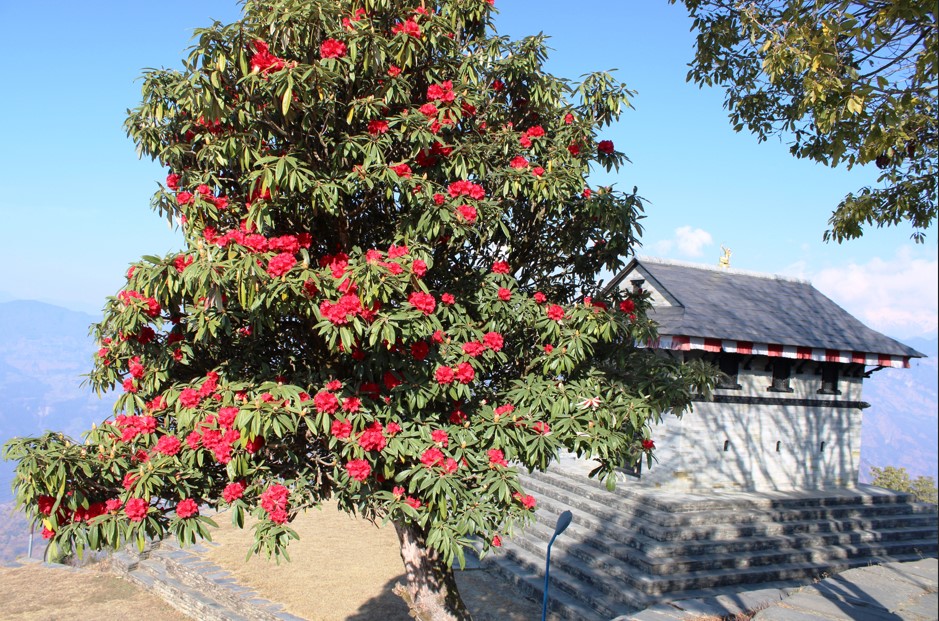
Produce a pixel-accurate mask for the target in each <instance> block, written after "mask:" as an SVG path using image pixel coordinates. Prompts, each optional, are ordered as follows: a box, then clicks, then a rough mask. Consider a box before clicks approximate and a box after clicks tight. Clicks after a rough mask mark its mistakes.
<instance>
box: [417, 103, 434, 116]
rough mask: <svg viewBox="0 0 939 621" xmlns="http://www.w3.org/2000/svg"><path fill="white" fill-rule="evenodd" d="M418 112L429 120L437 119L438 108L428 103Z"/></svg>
mask: <svg viewBox="0 0 939 621" xmlns="http://www.w3.org/2000/svg"><path fill="white" fill-rule="evenodd" d="M417 111H418V112H420V113H421V114H423V115H424V116H426V117H427V118H429V119H430V118H435V117H436V116H437V106H435V105H434V104H432V103H426V104H424V105H423V106H421V107H420V108H418V109H417Z"/></svg>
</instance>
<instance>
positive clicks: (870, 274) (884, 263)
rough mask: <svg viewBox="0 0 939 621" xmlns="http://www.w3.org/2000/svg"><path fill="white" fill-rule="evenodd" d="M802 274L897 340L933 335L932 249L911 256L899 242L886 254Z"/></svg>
mask: <svg viewBox="0 0 939 621" xmlns="http://www.w3.org/2000/svg"><path fill="white" fill-rule="evenodd" d="M792 267H796V266H790V268H792ZM800 267H804V266H800ZM790 271H799V270H798V268H796V269H790ZM808 276H809V279H810V280H811V281H812V284H814V285H815V287H816V288H818V290H819V291H821V292H822V293H824V294H825V295H827V296H828V297H830V298H831V299H833V300H834V301H835V302H837V303H838V304H840V305H841V306H842V307H843V308H844V309H845V310H847V311H848V312H850V313H851V314H852V315H854V316H855V317H857V318H858V319H860V320H861V321H863V322H864V323H865V324H867V325H869V326H870V327H872V328H874V329H875V330H878V331H880V332H883V333H885V334H889V335H891V336H897V337H900V338H906V337H911V336H922V335H928V334H932V335H935V333H936V330H937V324H939V257H937V253H936V251H935V250H934V251H933V252H932V256H925V257H924V256H914V253H913V251H912V249H911V248H910V247H908V246H904V247H901V248H900V249H899V250H898V251H897V253H896V255H895V256H894V257H892V258H887V259H884V258H881V257H873V258H871V259H870V260H869V261H867V262H866V263H862V264H858V263H851V264H849V265H846V266H843V267H829V268H825V269H822V270H821V271H818V272H815V273H814V274H811V273H810V274H808Z"/></svg>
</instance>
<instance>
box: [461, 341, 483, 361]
mask: <svg viewBox="0 0 939 621" xmlns="http://www.w3.org/2000/svg"><path fill="white" fill-rule="evenodd" d="M484 351H486V346H485V345H483V344H482V343H480V342H479V341H470V342H469V343H464V344H463V353H464V354H466V355H467V356H470V357H472V358H475V357H476V356H478V355H479V354H481V353H483V352H484Z"/></svg>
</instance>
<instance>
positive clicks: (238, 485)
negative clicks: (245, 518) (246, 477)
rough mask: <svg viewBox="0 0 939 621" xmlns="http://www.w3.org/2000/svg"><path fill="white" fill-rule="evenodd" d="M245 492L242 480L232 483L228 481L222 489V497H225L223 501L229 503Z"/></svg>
mask: <svg viewBox="0 0 939 621" xmlns="http://www.w3.org/2000/svg"><path fill="white" fill-rule="evenodd" d="M244 493H245V484H244V482H243V481H236V482H234V483H229V484H228V485H226V486H225V489H223V490H222V498H224V499H225V502H227V503H229V504H231V503H233V502H235V501H236V500H238V499H239V498H241V497H242V496H243V495H244Z"/></svg>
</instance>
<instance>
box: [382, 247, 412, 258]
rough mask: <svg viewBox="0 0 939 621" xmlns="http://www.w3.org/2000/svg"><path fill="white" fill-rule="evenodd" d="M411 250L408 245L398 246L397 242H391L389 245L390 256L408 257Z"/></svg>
mask: <svg viewBox="0 0 939 621" xmlns="http://www.w3.org/2000/svg"><path fill="white" fill-rule="evenodd" d="M409 252H411V250H410V249H409V248H408V247H407V246H398V245H396V244H391V245H390V246H388V258H389V259H397V258H398V257H406V256H407V255H408V253H409Z"/></svg>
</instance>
